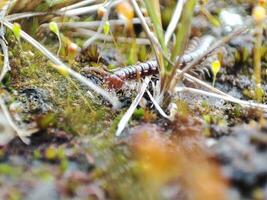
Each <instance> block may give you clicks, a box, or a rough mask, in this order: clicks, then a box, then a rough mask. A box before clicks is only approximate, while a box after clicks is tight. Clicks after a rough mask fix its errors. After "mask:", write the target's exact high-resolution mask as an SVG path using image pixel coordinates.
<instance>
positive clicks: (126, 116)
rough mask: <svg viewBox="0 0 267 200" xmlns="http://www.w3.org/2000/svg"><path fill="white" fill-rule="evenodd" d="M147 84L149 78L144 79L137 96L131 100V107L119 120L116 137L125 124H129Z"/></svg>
mask: <svg viewBox="0 0 267 200" xmlns="http://www.w3.org/2000/svg"><path fill="white" fill-rule="evenodd" d="M149 82H150V78H149V77H146V78H145V80H144V82H143V83H142V85H141V89H140V91H139V93H138V95H137V96H136V97H135V99H134V100H133V102H132V104H131V106H130V107H129V109H128V110H127V112H126V113H125V114H124V115H123V117H122V118H121V120H120V122H119V124H118V128H117V131H116V136H120V135H121V133H122V131H123V130H124V129H125V127H126V126H127V124H128V122H129V120H130V119H131V117H132V115H133V113H134V111H135V109H136V107H137V106H138V104H139V103H140V101H141V99H142V97H143V96H144V94H145V92H146V89H147V86H148V83H149Z"/></svg>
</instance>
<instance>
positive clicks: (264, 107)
mask: <svg viewBox="0 0 267 200" xmlns="http://www.w3.org/2000/svg"><path fill="white" fill-rule="evenodd" d="M175 91H176V92H191V93H193V94H198V95H205V96H209V97H215V98H219V99H223V100H225V101H229V102H232V103H236V104H239V105H241V106H243V107H248V108H257V109H261V110H263V111H264V112H267V105H265V104H260V103H254V102H250V101H244V100H240V99H236V98H234V97H231V96H230V97H228V96H223V95H220V94H215V93H212V92H207V91H204V90H199V89H195V88H189V87H176V88H175Z"/></svg>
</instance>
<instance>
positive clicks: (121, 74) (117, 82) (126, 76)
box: [105, 35, 215, 89]
mask: <svg viewBox="0 0 267 200" xmlns="http://www.w3.org/2000/svg"><path fill="white" fill-rule="evenodd" d="M214 40H215V38H214V37H213V36H210V35H207V36H204V37H202V38H201V39H199V41H197V42H194V43H193V44H192V45H193V46H195V48H194V50H191V49H190V50H191V51H190V52H188V51H187V52H186V53H185V54H184V55H183V56H182V58H181V65H182V66H184V65H186V64H188V63H190V62H192V61H193V60H194V59H196V58H197V57H199V56H200V55H202V54H203V53H204V52H205V51H206V50H208V48H209V47H210V46H211V44H212V43H213V42H214ZM191 48H192V47H191ZM178 59H179V57H178V58H177V60H178ZM155 74H158V64H157V61H156V60H150V61H147V62H144V63H138V64H136V65H131V66H127V67H123V68H120V69H117V70H115V71H113V73H112V74H110V75H108V76H106V77H105V82H106V83H107V84H108V86H109V87H110V88H117V89H118V88H121V87H122V86H123V84H124V81H125V80H133V79H136V78H139V77H145V76H150V75H155Z"/></svg>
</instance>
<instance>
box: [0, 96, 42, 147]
mask: <svg viewBox="0 0 267 200" xmlns="http://www.w3.org/2000/svg"><path fill="white" fill-rule="evenodd" d="M0 107H1V109H2V111H3V113H4V115H5V117H6V119H7V121H8V123H9V124H10V126H11V127H12V128H13V129H14V130H15V131H16V133H17V134H18V136H19V138H20V139H21V140H22V141H23V142H24V143H25V144H30V140H29V139H28V138H27V137H29V136H31V135H32V134H33V133H35V132H37V131H38V129H31V130H23V129H21V128H20V127H18V126H17V125H16V123H15V122H14V121H13V119H12V117H11V115H10V112H9V110H8V108H7V105H6V104H5V101H4V99H3V98H2V97H0Z"/></svg>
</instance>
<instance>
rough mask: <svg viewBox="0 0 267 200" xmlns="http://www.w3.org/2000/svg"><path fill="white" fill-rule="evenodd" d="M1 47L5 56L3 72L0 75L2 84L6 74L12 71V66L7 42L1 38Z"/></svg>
mask: <svg viewBox="0 0 267 200" xmlns="http://www.w3.org/2000/svg"><path fill="white" fill-rule="evenodd" d="M0 46H1V48H2V51H3V55H4V64H3V67H2V71H1V74H0V82H2V80H3V78H4V77H5V75H6V73H7V72H8V71H10V70H11V68H10V64H9V56H8V47H7V45H6V43H5V41H4V40H2V39H1V38H0Z"/></svg>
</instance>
